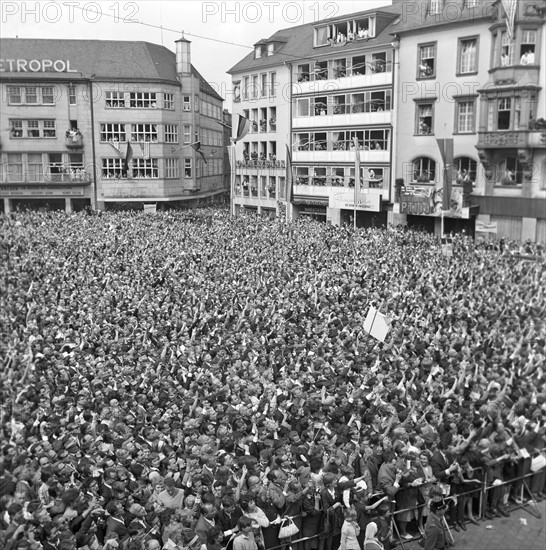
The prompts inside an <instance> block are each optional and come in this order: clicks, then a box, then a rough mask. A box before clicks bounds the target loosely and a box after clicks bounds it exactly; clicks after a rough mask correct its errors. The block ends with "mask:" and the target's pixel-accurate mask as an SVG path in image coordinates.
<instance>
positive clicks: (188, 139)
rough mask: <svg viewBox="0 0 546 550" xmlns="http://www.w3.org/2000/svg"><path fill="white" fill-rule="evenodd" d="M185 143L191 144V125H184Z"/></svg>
mask: <svg viewBox="0 0 546 550" xmlns="http://www.w3.org/2000/svg"><path fill="white" fill-rule="evenodd" d="M184 143H191V124H184Z"/></svg>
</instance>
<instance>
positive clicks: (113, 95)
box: [106, 91, 125, 109]
mask: <svg viewBox="0 0 546 550" xmlns="http://www.w3.org/2000/svg"><path fill="white" fill-rule="evenodd" d="M106 107H107V108H109V109H122V108H124V107H125V94H124V93H123V92H108V91H107V92H106Z"/></svg>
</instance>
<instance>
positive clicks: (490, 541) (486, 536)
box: [396, 501, 546, 550]
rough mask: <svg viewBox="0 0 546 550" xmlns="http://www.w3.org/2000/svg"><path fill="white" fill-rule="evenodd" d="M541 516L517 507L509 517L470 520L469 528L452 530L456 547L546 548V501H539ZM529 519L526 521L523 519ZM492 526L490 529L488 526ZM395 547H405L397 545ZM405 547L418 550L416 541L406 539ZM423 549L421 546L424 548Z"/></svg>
mask: <svg viewBox="0 0 546 550" xmlns="http://www.w3.org/2000/svg"><path fill="white" fill-rule="evenodd" d="M538 511H540V513H541V514H542V517H541V518H536V517H534V516H533V515H531V514H530V513H529V512H527V511H526V510H524V509H519V510H514V511H513V512H512V513H511V515H510V517H509V518H495V519H494V520H482V521H480V525H473V524H472V523H467V524H466V527H467V531H466V532H465V531H461V532H460V533H453V536H454V538H455V547H454V548H455V550H544V549H545V548H546V501H542V502H539V503H538ZM522 519H525V520H527V525H524V524H523V523H522V521H521V520H522ZM488 526H491V529H488V528H487V527H488ZM396 548H402V546H397V547H396ZM403 548H404V550H419V549H421V547H420V546H419V544H417V542H416V541H412V542H411V543H409V544H408V543H404V546H403ZM421 550H422V549H421Z"/></svg>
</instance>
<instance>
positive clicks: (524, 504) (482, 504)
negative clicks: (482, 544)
mask: <svg viewBox="0 0 546 550" xmlns="http://www.w3.org/2000/svg"><path fill="white" fill-rule="evenodd" d="M474 472H478V473H480V474H482V475H483V470H482V469H481V468H475V469H474ZM540 473H543V474H546V469H544V468H543V469H542V470H539V472H531V473H528V474H525V475H522V476H517V477H513V478H511V479H509V480H507V481H503V482H500V483H495V484H494V485H493V484H489V483H488V482H487V480H485V479H483V480H480V486H479V487H476V488H475V489H472V490H469V491H465V492H463V493H458V494H454V495H449V496H447V497H445V498H446V500H448V499H453V502H456V499H460V498H463V499H467V498H475V499H477V500H478V505H477V508H476V510H477V513H476V515H475V516H474V517H475V519H477V520H482V519H484V517H485V512H486V504H487V498H488V493H489V492H490V491H491V490H493V489H501V488H504V487H507V486H511V485H513V484H515V483H518V482H520V481H521V487H520V489H519V492H520V495H519V499H520V501H521V503H519V504H518V503H514V505H513V506H511V507H510V511H514V510H517V509H522V508H523V509H525V510H526V511H527V512H529V513H530V514H531V515H533V516H535V517H537V518H540V517H542V513H541V512H540V510H539V508H538V505H537V501H536V500H535V498H534V496H533V494H532V493H531V490H530V488H529V485H528V483H527V481H528V480H530V479H531V478H532V477H533V476H536V475H537V474H540ZM392 502H393V505H394V501H392ZM426 506H427V504H426V503H425V504H418V505H417V506H414V507H411V508H404V509H398V510H394V511H392V512H391V531H392V533H393V541H395V544H396V545H397V546H398V545H400V547H401V548H402V549H403V548H404V543H406V544H409V543H410V542H412V541H410V540H404V539H403V538H402V537H401V536H400V532H399V531H398V526H397V523H396V516H397V515H399V514H402V513H407V512H412V517H414V516H415V517H416V518H417V517H418V515H419V514H421V513H422V511H423V509H424V508H425V507H426ZM289 517H290V518H293V519H298V518H302V517H303V516H302V515H301V514H300V515H295V516H283V519H284V518H289ZM444 521H445V527H446V531H447V535H448V538H451V539H452V540H453V539H454V537H453V535H452V533H451V529H450V528H449V525H448V523H447V521H446V520H445V519H444ZM491 521H494V520H491ZM325 536H326V535H325V533H324V532H318V533H316V534H315V535H313V536H309V537H300V538H296V537H297V535H296V536H294V537H291V538H287V539H283V542H281V543H280V544H279V545H277V546H268V547H267V549H266V550H283V549H284V550H286V549H287V548H288V547H289V546H291V547H292V549H294V546H295V545H297V544H301V543H304V542H307V541H311V540H314V539H317V538H324V537H325ZM419 537H420V535H416V537H415V539H417V538H419ZM321 547H322V546H321V545H319V548H321ZM333 550H336V549H333Z"/></svg>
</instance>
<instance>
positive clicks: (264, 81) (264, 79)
mask: <svg viewBox="0 0 546 550" xmlns="http://www.w3.org/2000/svg"><path fill="white" fill-rule="evenodd" d="M261 78H262V90H261V91H262V94H261V95H262V97H267V73H263V74H262V75H261Z"/></svg>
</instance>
